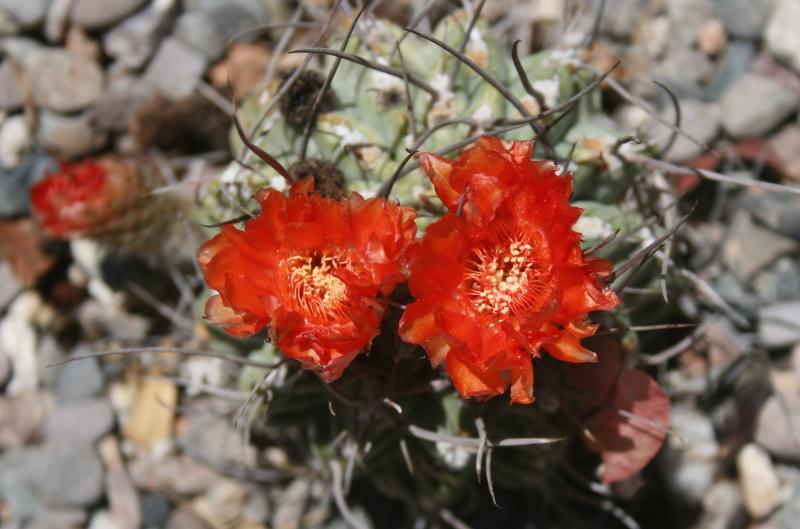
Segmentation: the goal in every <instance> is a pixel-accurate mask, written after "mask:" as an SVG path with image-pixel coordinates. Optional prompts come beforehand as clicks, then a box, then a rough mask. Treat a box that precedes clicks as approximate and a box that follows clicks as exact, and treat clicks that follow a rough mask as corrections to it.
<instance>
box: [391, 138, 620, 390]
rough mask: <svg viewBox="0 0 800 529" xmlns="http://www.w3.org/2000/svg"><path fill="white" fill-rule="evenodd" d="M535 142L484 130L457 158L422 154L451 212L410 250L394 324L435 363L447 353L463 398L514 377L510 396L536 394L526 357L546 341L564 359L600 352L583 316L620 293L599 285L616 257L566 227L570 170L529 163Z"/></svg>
mask: <svg viewBox="0 0 800 529" xmlns="http://www.w3.org/2000/svg"><path fill="white" fill-rule="evenodd" d="M532 150H533V143H532V142H508V143H506V142H502V141H501V140H500V139H498V138H493V137H483V138H481V139H480V140H479V142H478V143H477V144H476V145H475V146H473V147H472V148H469V149H467V150H465V151H463V152H462V154H461V156H459V157H458V158H457V159H456V160H453V161H450V160H447V159H445V158H442V157H440V156H437V155H433V154H423V155H422V165H423V168H424V169H425V171H426V172H427V174H428V176H429V178H430V179H431V181H432V182H433V185H434V187H435V188H436V193H437V194H438V196H439V198H440V199H441V200H442V202H444V204H445V206H447V208H448V209H449V210H450V212H449V213H447V214H446V215H445V216H444V217H442V218H441V219H440V220H439V221H437V222H435V223H433V224H432V225H431V226H429V227H428V229H427V231H426V233H425V236H424V237H423V239H422V240H421V241H420V242H419V244H417V245H416V246H415V247H414V249H413V251H412V257H411V275H410V278H409V286H410V288H411V293H412V294H413V295H414V297H415V298H416V301H415V302H414V303H412V304H411V305H409V306H408V308H407V310H406V313H405V314H404V315H403V319H402V320H401V322H400V333H401V336H402V337H403V338H404V339H405V340H406V341H408V342H411V343H415V344H421V345H423V347H424V348H425V349H426V351H427V353H428V356H429V359H430V361H431V363H432V364H433V365H434V366H435V365H438V364H440V363H441V362H445V366H446V368H447V371H448V373H449V374H450V377H451V378H452V380H453V383H454V384H455V386H456V388H457V389H458V391H459V393H460V394H461V395H463V396H465V397H477V398H488V397H491V396H494V395H499V394H502V393H504V392H505V391H506V389H508V388H509V387H510V388H511V402H512V403H531V402H533V400H534V397H533V365H532V357H538V356H539V354H540V351H541V350H542V349H544V350H545V351H546V352H547V353H549V354H550V355H551V356H553V357H555V358H557V359H559V360H562V361H565V362H593V361H596V360H597V356H596V354H595V353H593V352H592V351H589V350H588V349H586V348H585V347H583V346H582V345H581V343H580V340H581V338H584V337H587V336H591V335H593V334H594V333H595V330H596V327H597V326H596V325H595V324H593V323H591V322H590V321H589V319H588V314H589V313H590V312H592V311H596V310H607V309H611V308H613V307H614V306H616V305H617V304H618V303H619V300H618V298H617V296H616V294H615V293H614V292H613V291H612V290H610V289H608V288H607V287H606V286H605V285H604V284H603V278H605V277H606V276H608V275H609V274H610V272H611V263H610V262H609V261H607V260H604V259H588V258H585V257H584V256H583V254H582V252H581V249H580V235H579V234H578V233H576V232H575V231H574V230H573V229H572V226H573V224H574V223H575V221H576V220H577V219H578V217H579V216H580V212H581V210H580V209H578V208H574V207H571V206H570V204H569V197H570V194H571V192H572V180H571V176H570V175H566V176H564V177H561V176H559V175H558V174H557V172H556V167H555V166H554V165H553V164H552V163H551V162H549V161H543V160H538V161H532V160H531V159H530V156H531V152H532ZM462 195H463V203H462ZM460 203H462V207H463V210H462V211H459V204H460Z"/></svg>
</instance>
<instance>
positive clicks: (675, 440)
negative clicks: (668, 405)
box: [661, 404, 719, 502]
mask: <svg viewBox="0 0 800 529" xmlns="http://www.w3.org/2000/svg"><path fill="white" fill-rule="evenodd" d="M670 422H671V424H670V428H671V430H672V431H673V432H674V435H670V436H668V437H667V442H666V444H665V447H664V457H663V458H662V459H661V463H662V465H663V467H662V468H663V470H664V473H665V475H666V477H667V480H668V482H669V483H670V485H671V487H672V489H673V490H674V491H675V493H677V494H679V495H681V496H683V497H684V498H685V499H686V500H688V501H690V502H700V501H702V499H703V497H704V496H705V493H706V491H707V490H708V489H709V487H710V486H711V484H712V483H713V482H714V478H715V476H716V473H717V452H718V451H719V445H718V443H717V439H716V437H715V435H714V427H713V425H712V423H711V420H710V419H709V418H708V417H707V416H706V415H704V414H703V413H701V412H700V411H698V410H697V409H695V408H694V407H690V406H686V405H681V404H678V405H675V406H674V407H673V409H672V412H671V417H670Z"/></svg>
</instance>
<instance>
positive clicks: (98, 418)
mask: <svg viewBox="0 0 800 529" xmlns="http://www.w3.org/2000/svg"><path fill="white" fill-rule="evenodd" d="M113 427H114V412H113V411H112V409H111V405H110V404H109V403H108V402H107V401H105V400H102V399H93V400H84V401H80V402H76V403H73V404H67V405H65V406H61V407H59V408H56V410H55V411H54V412H53V413H52V414H51V415H50V416H49V417H47V419H45V422H44V435H45V438H46V439H49V440H51V441H53V442H56V441H59V440H62V441H64V442H83V443H94V442H95V441H97V440H98V439H100V438H101V437H102V436H103V435H105V434H107V433H108V432H110V431H111V429H112V428H113Z"/></svg>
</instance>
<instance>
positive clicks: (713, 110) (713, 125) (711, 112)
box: [648, 99, 720, 163]
mask: <svg viewBox="0 0 800 529" xmlns="http://www.w3.org/2000/svg"><path fill="white" fill-rule="evenodd" d="M678 103H679V104H680V108H681V119H682V121H681V130H683V131H685V132H686V133H687V134H689V135H691V136H692V137H693V138H695V139H697V140H698V141H699V142H700V143H705V144H710V143H711V142H712V140H714V138H716V137H717V134H719V130H720V119H719V106H718V105H715V104H706V103H703V102H702V101H699V100H696V99H681V100H679V101H678ZM661 117H662V118H664V119H666V120H667V121H668V122H670V123H674V122H675V112H674V110H673V108H672V105H667V107H666V108H665V109H664V111H663V112H662V113H661ZM648 132H649V134H650V137H651V138H653V140H652V141H653V142H654V143H655V144H656V145H658V146H659V148H663V147H664V146H666V143H667V141H668V140H669V138H670V137H671V136H672V130H671V129H669V128H667V127H666V126H664V125H662V124H660V123H657V122H655V120H653V123H652V125H651V126H650V127H649V131H648ZM702 152H703V149H702V148H701V147H700V146H699V145H697V144H696V143H695V142H693V141H692V140H690V139H689V138H687V137H685V136H683V135H678V137H677V138H676V139H675V142H674V143H673V144H672V147H671V148H670V150H669V151H667V153H666V154H665V156H666V158H667V160H669V161H672V162H677V163H682V162H685V161H687V160H690V159H692V158H694V157H695V156H697V155H698V154H701V153H702Z"/></svg>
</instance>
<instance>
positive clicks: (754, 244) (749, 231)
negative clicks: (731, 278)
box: [722, 211, 797, 283]
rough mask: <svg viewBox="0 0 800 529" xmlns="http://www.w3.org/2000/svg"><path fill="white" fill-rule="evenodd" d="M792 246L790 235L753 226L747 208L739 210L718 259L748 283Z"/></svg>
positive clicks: (794, 247)
mask: <svg viewBox="0 0 800 529" xmlns="http://www.w3.org/2000/svg"><path fill="white" fill-rule="evenodd" d="M796 249H797V245H796V243H795V242H794V241H793V240H792V239H790V238H788V237H785V236H783V235H780V234H778V233H775V232H774V231H772V230H769V229H766V228H761V227H759V226H756V225H755V224H754V223H753V221H752V219H751V218H750V214H749V213H748V212H746V211H740V212H738V214H737V215H736V216H735V217H734V219H733V222H732V225H731V228H730V231H729V232H728V237H727V239H726V240H725V244H724V246H723V248H722V262H723V263H724V264H725V266H727V267H728V269H729V270H730V271H731V272H733V273H734V274H735V275H736V277H738V278H739V279H740V280H741V281H742V282H744V283H748V282H749V281H750V280H751V279H752V278H753V276H755V275H756V274H757V273H758V272H759V271H761V270H763V269H764V268H766V267H767V266H769V265H771V264H772V263H774V262H775V261H776V260H777V259H778V258H779V257H781V256H782V255H785V254H788V253H791V252H793V251H795V250H796Z"/></svg>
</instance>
